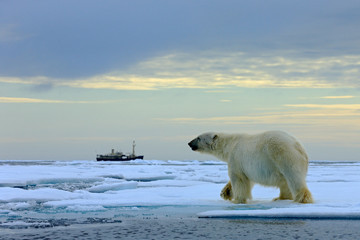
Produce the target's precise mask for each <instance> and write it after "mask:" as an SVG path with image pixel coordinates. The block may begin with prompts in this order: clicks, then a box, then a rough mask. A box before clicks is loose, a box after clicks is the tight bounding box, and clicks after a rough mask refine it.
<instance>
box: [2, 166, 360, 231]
mask: <svg viewBox="0 0 360 240" xmlns="http://www.w3.org/2000/svg"><path fill="white" fill-rule="evenodd" d="M359 173H360V163H359V162H330V161H317V162H316V161H314V162H311V163H310V166H309V172H308V177H307V182H308V187H309V189H310V191H311V192H312V194H313V197H314V199H315V203H314V204H298V203H294V202H292V201H288V200H285V201H276V202H273V201H272V199H273V198H275V197H277V196H278V194H279V190H278V189H276V188H266V187H262V186H259V185H255V187H254V189H253V200H251V201H250V202H249V203H248V204H233V203H231V202H228V201H225V200H223V199H221V198H220V191H221V189H222V188H223V186H224V185H225V184H226V182H227V181H228V175H227V166H226V164H225V163H222V162H217V161H190V160H189V161H158V160H145V161H143V160H136V161H131V162H96V161H53V162H52V161H0V227H5V226H9V225H11V224H13V225H19V224H21V223H23V222H24V223H26V224H28V223H29V220H28V219H29V216H32V218H31V219H32V220H31V221H32V222H34V219H36V218H42V219H44V218H51V219H53V218H57V217H59V218H60V217H61V218H64V217H68V216H70V215H71V217H72V218H77V217H80V216H81V217H83V216H92V215H96V216H97V217H103V218H116V217H119V216H120V217H124V216H139V214H140V215H141V214H145V212H146V214H153V215H163V216H167V215H169V214H173V215H174V214H175V215H176V214H178V215H182V216H183V215H185V214H188V215H191V216H198V217H206V218H214V217H216V218H219V217H221V218H249V217H254V218H260V217H261V218H316V219H318V218H320V219H322V218H326V219H339V218H340V219H360V193H359V189H360V174H359ZM144 209H146V211H145V210H144ZM142 211H145V212H142ZM26 224H24V226H25V225H26Z"/></svg>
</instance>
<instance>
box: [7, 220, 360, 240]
mask: <svg viewBox="0 0 360 240" xmlns="http://www.w3.org/2000/svg"><path fill="white" fill-rule="evenodd" d="M359 236H360V221H343V220H330V221H329V220H271V219H267V220H261V219H260V220H259V219H258V220H250V219H247V220H226V219H197V218H186V219H136V220H135V219H128V220H125V221H121V222H117V223H102V224H101V223H97V224H78V225H72V226H68V227H53V228H46V229H28V230H26V229H25V230H11V229H7V230H6V231H3V232H2V234H1V236H0V239H4V240H5V239H6V240H11V239H23V240H25V239H29V240H30V239H42V240H44V239H84V240H85V239H107V240H108V239H166V240H169V239H259V240H260V239H359Z"/></svg>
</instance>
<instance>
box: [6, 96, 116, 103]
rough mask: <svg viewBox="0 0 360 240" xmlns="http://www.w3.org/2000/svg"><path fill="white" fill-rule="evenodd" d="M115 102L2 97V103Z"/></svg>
mask: <svg viewBox="0 0 360 240" xmlns="http://www.w3.org/2000/svg"><path fill="white" fill-rule="evenodd" d="M109 102H115V101H113V100H109V101H106V100H105V101H67V100H51V99H38V98H18V97H0V103H68V104H69V103H78V104H87V103H109Z"/></svg>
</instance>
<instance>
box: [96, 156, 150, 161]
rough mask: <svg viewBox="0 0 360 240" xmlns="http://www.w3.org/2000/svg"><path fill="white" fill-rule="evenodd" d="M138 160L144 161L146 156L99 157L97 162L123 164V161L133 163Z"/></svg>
mask: <svg viewBox="0 0 360 240" xmlns="http://www.w3.org/2000/svg"><path fill="white" fill-rule="evenodd" d="M136 159H144V156H134V157H129V156H98V157H97V158H96V161H113V162H122V161H131V160H136Z"/></svg>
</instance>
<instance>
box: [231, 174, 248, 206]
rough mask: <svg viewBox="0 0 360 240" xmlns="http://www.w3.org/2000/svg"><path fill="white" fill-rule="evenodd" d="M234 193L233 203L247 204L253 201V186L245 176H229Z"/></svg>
mask: <svg viewBox="0 0 360 240" xmlns="http://www.w3.org/2000/svg"><path fill="white" fill-rule="evenodd" d="M229 175H230V181H231V186H232V192H233V200H232V202H233V203H246V201H247V200H248V199H251V198H252V196H251V189H252V186H253V184H252V183H251V182H250V180H249V179H248V178H247V177H246V176H245V175H243V174H233V173H231V174H229Z"/></svg>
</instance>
